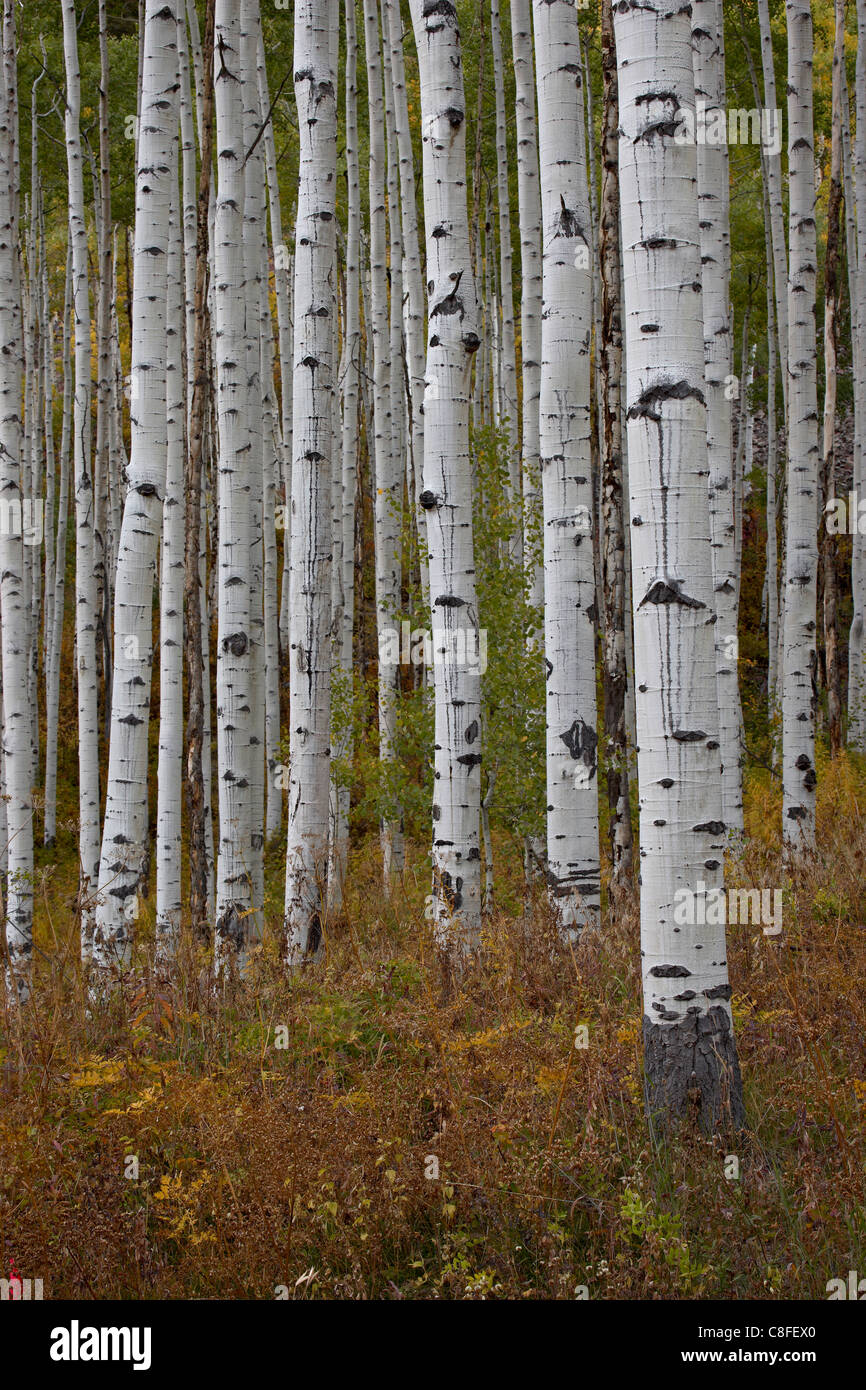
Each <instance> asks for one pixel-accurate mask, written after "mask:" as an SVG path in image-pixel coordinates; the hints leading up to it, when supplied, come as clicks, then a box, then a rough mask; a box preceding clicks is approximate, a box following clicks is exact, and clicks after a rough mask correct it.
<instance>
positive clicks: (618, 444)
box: [598, 0, 632, 888]
mask: <svg viewBox="0 0 866 1390" xmlns="http://www.w3.org/2000/svg"><path fill="white" fill-rule="evenodd" d="M601 55H602V56H601V62H602V77H603V81H604V107H603V116H602V146H601V159H602V179H601V211H600V217H599V252H600V263H601V264H600V269H601V275H600V279H601V305H600V311H601V312H600V317H601V331H600V334H599V357H598V363H599V365H598V373H599V380H600V393H601V406H602V422H603V429H602V456H601V475H602V476H601V482H602V489H601V492H602V500H601V510H602V556H601V560H602V574H603V583H604V645H603V656H604V724H605V735H606V740H607V747H606V756H605V761H606V763H607V797H608V808H609V829H608V834H609V837H610V849H611V886H612V888H615V887H619V886H621V885H624V884H626V883H627V882H628V879H629V878H630V876H631V867H632V830H631V803H630V798H629V775H628V749H627V739H628V735H627V728H626V690H627V684H628V675H627V671H626V624H627V623H630V620H631V613H630V611H629V610H628V609H627V608H626V519H625V512H626V510H627V499H626V494H625V492H624V489H623V458H622V452H623V420H622V417H623V409H622V369H623V356H622V293H621V287H622V257H621V254H620V236H619V153H618V143H619V98H618V89H617V79H616V42H615V39H614V33H613V12H612V7H611V0H602V13H601Z"/></svg>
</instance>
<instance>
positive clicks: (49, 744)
mask: <svg viewBox="0 0 866 1390" xmlns="http://www.w3.org/2000/svg"><path fill="white" fill-rule="evenodd" d="M44 295H45V314H46V317H47V313H48V275H47V270H46V274H45V290H44ZM61 361H62V370H63V415H62V423H61V427H60V480H59V483H58V488H57V531H56V537H54V536H53V535H52V530H51V528H50V527H49V529H48V531H47V533H46V542H45V543H46V549H49V548H51V546H52V543H53V545H54V564H53V573H54V594H53V599H52V605H51V623H50V627H49V628H48V631H47V634H46V648H47V650H46V659H45V817H44V830H43V841H44V843H45V845H46V846H53V845H54V843H55V841H56V839H57V725H58V714H59V708H60V674H61V673H60V651H61V645H62V641H63V618H64V609H65V599H66V534H67V525H68V515H69V456H70V451H71V447H72V395H73V373H72V243H71V241H70V243H69V246H68V250H67V255H66V288H65V292H64V299H63V334H62V349H61ZM53 369H54V358H53V352H52V351H51V345H49V351H48V353H47V354H46V384H45V397H46V413H45V429H46V435H47V436H48V437H50V430H51V415H52V411H51V400H52V394H53V392H52V382H53ZM46 583H47V579H46Z"/></svg>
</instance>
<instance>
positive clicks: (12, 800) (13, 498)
mask: <svg viewBox="0 0 866 1390" xmlns="http://www.w3.org/2000/svg"><path fill="white" fill-rule="evenodd" d="M13 26H14V14H12V15H10V11H9V7H8V6H7V7H5V10H4V16H3V56H4V62H3V73H2V82H0V227H2V228H3V231H4V235H3V237H2V244H0V341H2V343H3V347H4V351H3V353H2V356H0V498H2V502H3V516H2V525H0V623H2V665H3V699H2V713H3V740H2V764H3V793H4V796H5V806H6V827H5V829H6V853H7V863H6V873H7V877H6V952H7V957H6V959H7V969H6V983H7V986H8V987H9V989H10V991H11V992H12V993H13V994H14V996H15V997H16V999H17V1000H18V1001H19V1002H22V1003H23V1002H24V1000H25V999H26V998H27V996H28V994H29V988H30V970H31V964H32V951H33V803H32V798H31V775H32V761H31V760H32V746H31V730H30V719H31V707H30V700H29V698H28V675H27V667H28V664H29V658H30V635H31V632H30V630H31V623H30V616H31V615H30V607H29V595H28V593H27V589H26V584H25V564H26V563H27V562H26V560H25V535H24V533H25V527H24V524H23V519H22V511H21V507H22V502H23V501H24V500H25V498H23V497H22V487H21V483H22V446H23V443H24V436H23V430H22V420H21V389H22V368H23V352H24V343H23V334H22V330H23V323H22V313H21V302H20V299H19V297H18V290H19V284H18V272H17V264H16V262H17V256H18V225H17V208H16V203H17V176H18V169H17V161H16V155H15V146H16V105H15V85H14V75H13V73H12V72H10V67H11V68H13V69H14V63H15V37H14V27H13ZM16 513H17V524H16Z"/></svg>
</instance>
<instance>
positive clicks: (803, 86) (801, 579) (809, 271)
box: [782, 0, 819, 848]
mask: <svg viewBox="0 0 866 1390" xmlns="http://www.w3.org/2000/svg"><path fill="white" fill-rule="evenodd" d="M786 14H787V20H788V180H789V241H790V269H789V276H788V437H787V449H788V489H787V529H786V546H785V630H784V664H783V668H782V785H783V807H782V828H783V835H784V838H785V841H786V842H787V843H788V844H789V845H792V846H793V847H795V848H796V847H801V846H808V845H811V844H813V843H814V836H815V783H816V780H817V778H816V774H815V710H816V705H817V671H818V652H817V640H816V631H815V622H816V608H817V580H818V492H819V486H818V469H819V463H818V460H819V448H818V386H817V353H816V343H815V282H816V278H817V260H818V248H817V236H816V225H815V155H814V141H813V132H812V14H811V7H810V4H809V0H786Z"/></svg>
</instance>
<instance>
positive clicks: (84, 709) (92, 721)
mask: <svg viewBox="0 0 866 1390" xmlns="http://www.w3.org/2000/svg"><path fill="white" fill-rule="evenodd" d="M63 50H64V58H65V66H66V116H65V122H66V160H67V169H68V179H69V240H70V244H71V246H72V307H73V318H74V323H75V396H74V410H73V441H74V442H73V469H74V478H75V648H76V653H77V662H78V671H77V676H78V817H79V830H78V835H79V848H78V853H79V867H80V875H81V884H80V895H79V909H80V913H81V953H82V957H83V958H84V960H85V961H86V960H88V959H89V958H90V956H91V954H92V949H93V946H92V937H93V918H94V906H95V903H94V899H93V894H94V893H95V890H96V887H97V883H98V880H99V724H98V713H97V709H98V700H97V687H96V632H97V626H98V621H99V618H98V614H97V611H96V578H95V573H94V542H93V522H94V516H93V498H94V487H93V475H92V472H91V467H90V292H89V286H88V273H87V226H86V223H85V220H84V166H83V163H82V151H81V133H80V121H79V118H80V111H81V77H80V73H79V66H78V35H77V31H76V16H75V3H74V0H63Z"/></svg>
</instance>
